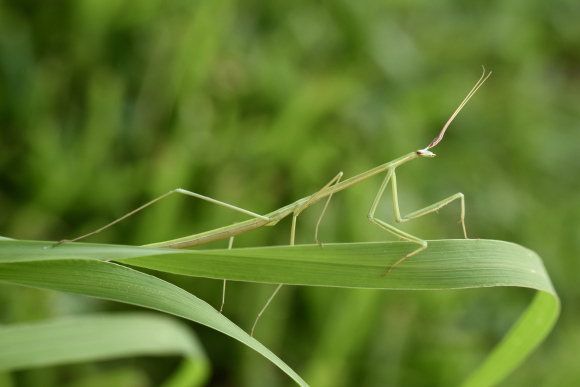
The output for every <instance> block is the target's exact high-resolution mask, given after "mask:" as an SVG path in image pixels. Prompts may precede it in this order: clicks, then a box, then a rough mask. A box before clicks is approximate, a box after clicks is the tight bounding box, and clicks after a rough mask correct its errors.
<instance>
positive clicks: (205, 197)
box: [52, 188, 270, 247]
mask: <svg viewBox="0 0 580 387" xmlns="http://www.w3.org/2000/svg"><path fill="white" fill-rule="evenodd" d="M174 193H179V194H183V195H188V196H193V197H195V198H198V199H203V200H206V201H208V202H210V203H214V204H217V205H220V206H222V207H226V208H230V209H232V210H234V211H238V212H241V213H242V214H246V215H250V216H252V217H255V218H259V219H264V220H270V219H269V218H268V217H266V216H262V215H258V214H256V213H253V212H252V211H248V210H244V209H243V208H240V207H236V206H233V205H231V204H228V203H225V202H222V201H219V200H216V199H212V198H210V197H207V196H203V195H200V194H197V193H195V192H191V191H187V190H184V189H181V188H177V189H174V190H171V191H169V192H167V193H165V194H163V195H161V196H159V197H157V198H155V199H153V200H151V201H150V202H148V203H145V204H143V205H142V206H141V207H139V208H137V209H135V210H133V211H131V212H129V213H128V214H125V215H123V216H121V217H120V218H119V219H117V220H114V221H112V222H111V223H109V224H107V225H105V226H103V227H101V228H99V229H98V230H95V231H93V232H90V233H88V234H85V235H82V236H80V237H77V238H75V239H63V240H61V241H58V242H56V243H55V244H53V245H52V246H53V247H54V246H57V245H60V244H61V243H65V242H76V241H78V240H81V239H84V238H86V237H89V236H91V235H95V234H98V233H100V232H101V231H103V230H105V229H107V228H109V227H111V226H113V225H115V224H117V223H119V222H120V221H122V220H124V219H127V218H128V217H130V216H131V215H134V214H136V213H137V212H139V211H141V210H143V209H145V208H147V207H149V206H150V205H152V204H153V203H156V202H158V201H160V200H161V199H164V198H166V197H167V196H169V195H171V194H174Z"/></svg>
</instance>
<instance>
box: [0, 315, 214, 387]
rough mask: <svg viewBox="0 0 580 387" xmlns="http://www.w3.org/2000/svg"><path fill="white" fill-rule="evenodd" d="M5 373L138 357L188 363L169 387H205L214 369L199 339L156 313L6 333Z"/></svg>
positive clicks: (0, 357) (1, 350) (2, 348)
mask: <svg viewBox="0 0 580 387" xmlns="http://www.w3.org/2000/svg"><path fill="white" fill-rule="evenodd" d="M0 343H2V345H0V371H6V370H19V369H25V368H31V367H42V366H54V365H60V364H67V363H73V362H74V363H78V362H82V361H94V360H105V359H107V360H108V359H114V358H120V357H126V356H138V355H149V356H150V355H158V356H167V355H181V356H183V357H184V358H185V359H184V361H183V362H182V365H181V366H180V368H179V369H178V371H177V372H176V373H175V375H174V376H173V377H172V378H171V379H170V380H169V381H168V382H167V383H166V384H165V386H199V385H203V383H204V382H205V380H206V379H207V377H208V375H209V363H208V360H207V358H206V356H205V353H204V351H203V349H202V347H201V344H200V343H199V342H198V341H197V338H196V337H195V334H194V333H193V332H192V331H191V330H190V329H188V328H187V327H186V326H185V325H183V324H182V323H180V322H179V321H177V320H176V319H173V318H169V317H167V316H163V315H159V314H152V313H120V314H116V315H105V314H102V315H90V316H82V317H69V318H63V319H58V320H53V321H45V322H34V323H27V324H17V325H11V326H2V327H0Z"/></svg>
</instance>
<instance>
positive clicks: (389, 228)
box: [368, 168, 467, 277]
mask: <svg viewBox="0 0 580 387" xmlns="http://www.w3.org/2000/svg"><path fill="white" fill-rule="evenodd" d="M389 181H390V182H391V186H392V188H393V210H394V214H395V221H396V222H397V223H403V222H406V221H409V220H411V219H415V218H418V217H420V216H423V215H425V214H428V213H430V212H433V211H437V210H438V209H440V208H441V207H444V206H446V205H447V204H449V203H451V202H452V201H454V200H456V199H461V220H460V221H459V222H460V223H461V225H462V226H463V235H464V236H465V239H467V232H466V231H465V198H464V196H463V194H462V193H456V194H455V195H452V196H450V197H448V198H447V199H443V200H441V201H439V202H437V203H434V204H432V205H430V206H427V207H425V208H422V209H420V210H417V211H415V212H412V213H410V214H408V215H407V216H404V217H401V212H400V210H399V199H398V195H397V175H396V173H395V169H394V168H393V169H389V170H388V171H387V176H385V179H384V180H383V183H382V184H381V188H380V189H379V192H378V193H377V196H376V197H375V200H374V202H373V204H372V206H371V210H370V211H369V215H368V218H369V220H370V221H371V222H372V223H374V224H376V225H377V226H379V227H381V228H382V229H383V230H385V231H388V232H390V233H392V234H394V235H396V236H397V237H399V238H401V239H405V240H408V241H409V242H414V243H417V244H419V245H420V247H419V248H418V249H416V250H413V251H412V252H410V253H409V254H407V255H405V256H404V257H403V258H401V259H400V260H398V261H397V262H395V263H394V264H393V265H391V267H390V268H389V270H388V271H387V272H386V273H385V274H383V275H382V276H381V277H385V276H387V275H389V273H390V272H391V270H393V268H394V267H395V266H397V265H398V264H400V263H401V262H403V261H405V260H406V259H408V258H409V257H412V256H413V255H415V254H418V253H420V252H421V251H423V250H425V249H426V248H427V241H424V240H422V239H420V238H417V237H416V236H414V235H411V234H408V233H406V232H404V231H401V230H399V229H398V228H396V227H394V226H392V225H390V224H388V223H385V222H384V221H382V220H380V219H376V218H375V211H376V210H377V206H378V204H379V201H380V199H381V197H382V196H383V194H384V192H385V189H386V188H387V185H388V184H389Z"/></svg>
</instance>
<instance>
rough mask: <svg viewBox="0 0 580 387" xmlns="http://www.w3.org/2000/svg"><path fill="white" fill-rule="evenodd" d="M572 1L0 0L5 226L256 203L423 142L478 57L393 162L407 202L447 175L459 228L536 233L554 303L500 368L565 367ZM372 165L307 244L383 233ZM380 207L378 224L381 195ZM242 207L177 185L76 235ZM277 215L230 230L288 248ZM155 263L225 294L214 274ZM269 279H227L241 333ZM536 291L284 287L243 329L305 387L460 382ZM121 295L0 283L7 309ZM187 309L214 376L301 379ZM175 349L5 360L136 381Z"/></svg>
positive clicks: (191, 284) (79, 227)
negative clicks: (122, 373) (37, 361)
mask: <svg viewBox="0 0 580 387" xmlns="http://www.w3.org/2000/svg"><path fill="white" fill-rule="evenodd" d="M578 20H580V6H579V4H578V2H577V1H576V0H558V1H552V2H545V1H539V0H526V1H524V0H513V1H491V2H469V1H458V0H456V1H441V2H432V1H359V2H351V1H338V0H337V1H326V2H313V1H293V2H291V3H279V2H276V3H273V2H267V1H250V0H245V1H237V2H236V1H229V0H217V1H177V0H173V1H161V0H148V1H136V0H114V1H113V0H75V1H72V0H70V1H65V0H59V1H50V2H40V1H31V0H18V1H16V0H12V1H9V0H4V1H0V125H1V126H0V235H3V236H6V237H11V238H18V239H39V240H60V239H62V238H72V237H75V236H78V235H81V234H83V233H86V232H89V231H92V230H94V229H96V228H98V227H100V226H102V225H104V224H106V223H108V222H110V221H112V220H114V219H116V218H118V217H120V216H121V215H123V214H125V213H126V212H128V211H130V210H132V209H134V208H136V207H138V206H139V205H141V204H143V203H144V202H146V201H148V200H151V199H153V198H154V197H156V196H158V195H161V194H163V193H165V192H167V191H169V190H171V189H173V188H178V187H180V188H184V189H188V190H192V191H195V192H198V193H201V194H203V195H207V196H211V197H213V198H216V199H219V200H222V201H226V202H228V203H231V204H234V205H237V206H240V207H243V208H246V209H248V210H250V211H254V212H258V213H267V212H270V211H272V210H274V209H276V208H278V207H281V206H283V205H285V204H288V203H290V202H293V201H295V200H297V199H299V198H301V197H304V196H306V195H308V194H311V193H313V192H315V191H316V190H318V189H320V188H321V187H322V186H323V185H324V184H326V182H328V181H329V180H330V179H331V178H332V177H333V176H335V175H336V174H337V173H338V172H339V171H344V173H345V178H348V177H350V176H353V175H355V174H358V173H360V172H363V171H365V170H368V169H370V168H373V167H375V166H377V165H379V164H382V163H385V162H388V161H390V160H393V159H395V158H397V157H399V156H401V155H403V154H406V153H408V152H410V151H414V150H417V149H420V148H424V147H425V146H426V145H427V144H429V142H430V141H431V140H432V139H433V138H434V137H435V136H436V135H437V134H438V132H439V130H440V128H441V127H442V125H443V124H444V123H445V121H446V120H447V118H448V117H449V116H450V114H451V113H452V112H453V111H454V110H455V108H456V107H457V106H458V104H459V103H460V102H461V100H462V99H463V98H464V96H465V95H466V94H467V92H468V91H469V90H470V89H471V87H472V86H473V84H474V83H475V82H476V81H477V79H478V78H479V76H480V75H481V65H482V64H483V65H485V66H486V68H487V69H488V70H493V75H492V76H491V78H490V79H489V80H488V81H487V83H486V84H485V85H484V86H483V87H482V88H481V89H480V91H479V92H478V93H477V94H476V95H475V97H474V98H473V99H472V101H471V102H470V103H469V104H468V105H467V106H466V108H465V109H464V111H462V112H461V114H460V115H459V116H458V118H457V119H456V120H455V122H454V123H453V124H452V126H451V127H450V129H449V131H448V132H447V135H446V137H445V139H444V140H443V141H442V143H441V144H439V145H438V146H437V147H436V148H435V149H434V152H435V153H437V155H438V156H437V157H436V158H434V159H428V160H427V159H420V160H421V161H414V162H412V163H410V164H408V165H405V166H403V167H401V168H400V169H398V170H397V172H398V175H397V177H398V180H399V197H400V202H401V210H402V211H403V212H404V213H408V212H411V211H414V210H416V209H418V208H421V207H423V206H426V205H428V204H431V203H433V202H435V201H438V200H440V199H442V198H445V197H448V196H449V195H451V194H453V193H455V192H458V191H461V192H463V193H464V194H465V195H466V206H467V218H466V225H467V232H468V235H469V236H470V237H473V238H475V237H478V238H488V239H501V240H507V241H512V242H516V243H519V244H522V245H524V246H526V247H529V248H530V249H532V250H534V251H536V252H537V253H538V254H539V255H540V256H541V257H542V258H543V259H544V262H545V265H546V266H547V269H548V272H549V273H550V275H551V277H552V280H553V282H554V285H555V287H556V290H557V291H558V292H559V294H560V296H561V298H562V315H561V318H560V320H559V322H558V323H557V325H556V327H555V330H554V332H553V333H552V334H551V335H550V336H549V337H548V339H547V341H546V342H545V343H544V344H543V345H542V346H541V347H540V348H539V349H538V350H537V351H536V352H535V353H534V355H533V356H532V357H531V358H529V359H528V360H527V361H526V362H525V363H524V364H523V365H522V366H521V367H520V368H519V369H518V370H517V371H516V372H515V373H514V374H513V375H512V376H510V377H509V379H507V380H506V381H505V382H504V383H503V385H505V386H515V385H517V386H531V385H534V386H568V385H570V386H573V385H577V383H579V382H580V368H579V367H578V366H577V362H578V360H577V355H578V352H579V351H580V324H578V322H579V321H580V307H579V305H580V303H579V298H580V287H578V280H577V277H578V273H579V271H580V261H579V256H580V205H579V204H580V200H579V199H578V191H579V189H580V182H579V179H578V170H579V167H580V158H579V157H578V155H577V152H578V147H579V145H580V123H579V119H580V113H579V107H580V106H579V101H580V67H579V65H578V64H579V63H580V23H578ZM380 182H381V178H380V177H375V178H373V179H370V180H368V181H365V182H364V183H361V184H359V185H357V186H354V187H352V188H350V189H349V190H346V191H344V192H341V193H340V194H337V195H335V196H334V197H333V199H332V202H331V204H330V206H329V208H328V211H327V213H326V215H325V218H324V220H323V223H322V225H321V228H320V238H321V240H322V241H324V242H361V241H382V240H393V239H394V238H393V237H392V236H391V235H387V234H386V233H385V232H383V231H381V230H380V229H379V228H378V227H376V226H374V225H372V224H371V223H370V222H368V220H367V218H366V215H367V213H368V210H369V208H370V205H371V203H372V200H373V198H374V196H375V195H376V192H377V190H378V187H379V185H380ZM322 206H323V205H322V204H318V205H317V206H314V207H313V208H312V209H309V210H308V211H305V212H304V213H303V214H302V215H301V216H300V218H299V222H298V232H297V243H312V242H313V236H314V226H315V224H316V220H317V218H318V216H319V213H320V211H321V210H322ZM379 216H380V217H382V218H383V219H387V220H389V221H390V220H391V219H392V203H391V201H390V197H385V199H384V201H383V202H382V204H381V207H380V215H379ZM458 217H459V205H458V204H452V205H450V206H448V207H446V208H445V209H443V210H441V211H440V214H439V215H436V214H433V215H429V216H426V217H424V218H422V219H419V220H416V221H413V222H411V223H409V224H405V225H404V226H403V227H402V228H403V229H404V230H406V231H408V232H410V233H413V234H415V235H417V236H419V237H421V238H424V239H439V238H460V237H462V232H461V227H460V226H459V225H457V224H456V223H457V220H458ZM243 219H246V217H244V216H243V215H241V214H238V213H234V212H232V211H228V210H226V209H223V208H220V207H218V206H215V205H212V204H209V203H205V202H202V201H199V200H196V199H192V198H187V197H177V196H176V197H171V198H168V199H165V200H164V201H163V202H161V203H159V204H157V205H155V206H153V207H151V208H149V209H147V210H146V211H144V212H143V213H141V214H139V215H136V216H134V217H133V218H131V219H128V220H126V221H124V222H122V223H121V224H119V225H117V226H115V227H114V228H112V229H110V230H107V231H106V232H103V233H102V234H99V235H97V236H95V237H92V238H91V239H89V240H87V241H88V242H103V243H122V244H145V243H152V242H157V241H161V240H164V239H171V238H177V237H181V236H185V235H188V234H193V233H196V232H200V231H205V230H208V229H211V228H214V227H220V226H223V225H227V224H230V223H233V222H236V221H239V220H243ZM289 231H290V222H289V221H283V222H280V224H279V225H277V226H276V227H273V228H270V227H268V228H265V229H261V230H256V231H254V232H251V233H248V234H246V235H243V236H240V237H237V238H236V240H235V243H234V246H235V247H244V246H266V245H281V244H287V243H288V241H289ZM226 246H227V241H222V242H220V243H215V244H212V245H208V246H207V247H206V248H224V247H226ZM162 278H165V279H167V280H169V281H171V282H173V283H175V284H177V285H179V286H181V287H184V288H185V289H187V290H188V291H190V292H193V293H194V294H196V295H197V296H199V297H200V298H202V299H204V300H206V301H208V302H209V303H211V304H212V305H214V306H216V307H219V303H220V300H221V286H222V283H221V281H218V280H209V279H192V278H185V277H178V276H171V275H165V274H164V275H162ZM274 288H275V286H274V285H265V284H251V283H234V282H230V283H229V284H228V294H227V300H226V305H225V309H224V313H225V315H226V316H227V317H229V318H231V319H232V320H233V321H234V322H236V323H237V324H239V325H240V326H241V327H242V328H244V329H246V330H249V329H250V327H251V325H252V323H253V320H254V318H255V316H256V314H257V313H258V311H259V310H260V309H261V307H262V306H263V304H264V303H265V301H266V300H267V298H268V297H269V296H270V294H271V292H272V291H273V290H274ZM532 294H533V292H532V291H526V290H518V289H477V290H470V291H439V292H385V291H369V290H364V291H363V290H353V289H333V288H299V287H290V286H287V287H284V288H283V289H282V291H281V292H280V294H279V295H278V296H277V298H276V299H275V302H274V303H273V304H272V305H271V306H270V307H269V309H268V310H267V311H266V313H265V314H264V316H263V317H262V319H261V320H260V323H259V325H258V327H257V333H256V336H257V338H258V340H260V341H262V342H263V343H264V344H265V345H266V346H267V347H269V348H270V349H272V350H273V351H274V352H275V353H277V354H278V355H279V356H280V357H281V358H282V359H283V360H285V361H286V362H287V363H288V364H289V365H290V366H292V367H293V368H294V369H295V370H296V371H297V372H298V373H299V374H300V375H301V376H303V377H304V378H305V380H306V381H308V382H309V383H310V384H311V385H313V386H317V387H318V386H451V385H457V384H458V383H459V382H460V381H461V380H463V379H464V378H465V377H466V376H467V375H468V374H469V373H470V372H471V371H472V370H473V369H474V368H475V367H476V366H477V365H478V364H479V363H480V362H481V361H482V360H483V359H484V358H485V356H486V354H488V353H489V352H490V350H491V349H492V348H493V347H494V345H495V344H496V343H497V342H498V341H499V340H500V339H501V337H502V336H503V335H504V334H505V333H506V332H507V330H508V329H509V328H510V326H511V325H512V324H513V323H514V321H515V320H516V319H517V317H518V316H519V314H520V313H521V312H522V311H523V310H524V309H525V307H526V305H527V303H528V302H529V301H530V299H531V296H532ZM130 309H136V308H134V307H130V306H126V305H120V304H114V303H111V302H106V301H101V300H94V299H88V298H83V297H76V296H71V295H65V294H58V293H53V292H45V291H40V290H36V289H27V288H19V287H14V286H7V285H0V322H1V323H2V324H11V323H16V322H24V321H37V320H43V319H47V318H52V317H58V316H64V315H71V314H84V313H91V312H102V311H120V310H130ZM191 326H192V329H195V331H196V332H197V333H198V334H199V335H200V337H201V340H202V342H203V344H204V346H205V348H206V350H207V351H208V353H209V356H210V358H211V361H212V365H213V367H214V368H213V378H212V380H211V383H210V385H211V386H287V385H291V384H292V382H291V381H290V380H289V378H288V377H287V376H286V375H284V374H283V373H282V372H281V371H279V370H278V369H277V368H275V366H273V365H272V364H270V363H269V362H268V361H267V360H265V359H264V358H262V357H261V356H260V355H258V354H256V353H255V352H253V351H252V350H250V349H249V348H247V347H245V346H243V345H241V344H240V343H238V342H236V341H234V340H232V339H229V338H227V337H225V336H223V335H221V334H219V333H217V332H214V331H212V330H210V329H207V328H205V327H201V326H198V325H193V324H192V325H191ZM96 334H98V333H96ZM177 362H178V359H158V358H146V359H131V360H118V361H109V362H100V363H95V364H80V365H71V366H63V367H56V368H45V369H35V370H28V371H19V372H16V373H15V375H14V376H15V380H16V381H17V385H18V386H38V385H40V384H38V382H39V380H42V381H43V383H44V384H43V385H44V386H61V385H71V384H70V383H72V382H73V381H77V382H78V380H85V381H90V380H91V377H93V376H94V377H96V376H97V375H98V374H99V373H102V372H106V371H107V372H109V371H110V372H113V371H115V372H116V371H117V370H129V371H131V372H133V373H134V374H135V375H137V376H135V377H134V378H133V379H132V380H133V382H132V383H133V384H126V385H136V386H141V385H151V386H154V385H157V384H158V383H159V382H160V381H161V380H163V379H164V378H165V377H166V376H167V375H168V374H169V373H170V372H171V371H172V369H173V367H175V365H176V364H177ZM126 383H129V382H126ZM76 385H80V384H76ZM83 385H84V384H83ZM87 385H88V384H87Z"/></svg>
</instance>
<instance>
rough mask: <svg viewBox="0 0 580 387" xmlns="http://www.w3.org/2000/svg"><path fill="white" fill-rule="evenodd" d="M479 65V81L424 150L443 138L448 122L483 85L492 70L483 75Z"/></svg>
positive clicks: (449, 122)
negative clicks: (480, 72) (480, 73)
mask: <svg viewBox="0 0 580 387" xmlns="http://www.w3.org/2000/svg"><path fill="white" fill-rule="evenodd" d="M481 67H482V68H483V74H482V75H481V78H479V81H477V83H476V84H475V86H473V89H471V91H470V92H469V94H467V97H465V99H464V100H463V102H461V105H459V107H458V108H457V109H456V110H455V112H454V113H453V114H452V115H451V118H449V120H447V123H446V124H445V126H443V129H442V130H441V133H439V136H437V137H435V139H434V140H433V141H431V144H429V145H427V148H425V149H423V150H424V151H426V150H428V149H431V148H433V147H434V146H435V145H437V144H439V142H440V141H441V140H442V139H443V136H444V135H445V131H446V130H447V128H448V127H449V124H451V122H452V121H453V120H454V119H455V117H456V116H457V114H459V112H460V111H461V109H463V107H464V106H465V104H466V103H467V101H469V99H470V98H471V97H473V94H475V92H476V91H477V89H479V88H480V87H481V85H483V82H485V81H486V80H487V78H489V76H490V75H491V73H492V72H491V71H490V72H489V74H487V76H485V67H483V66H481ZM484 77H485V78H484Z"/></svg>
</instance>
